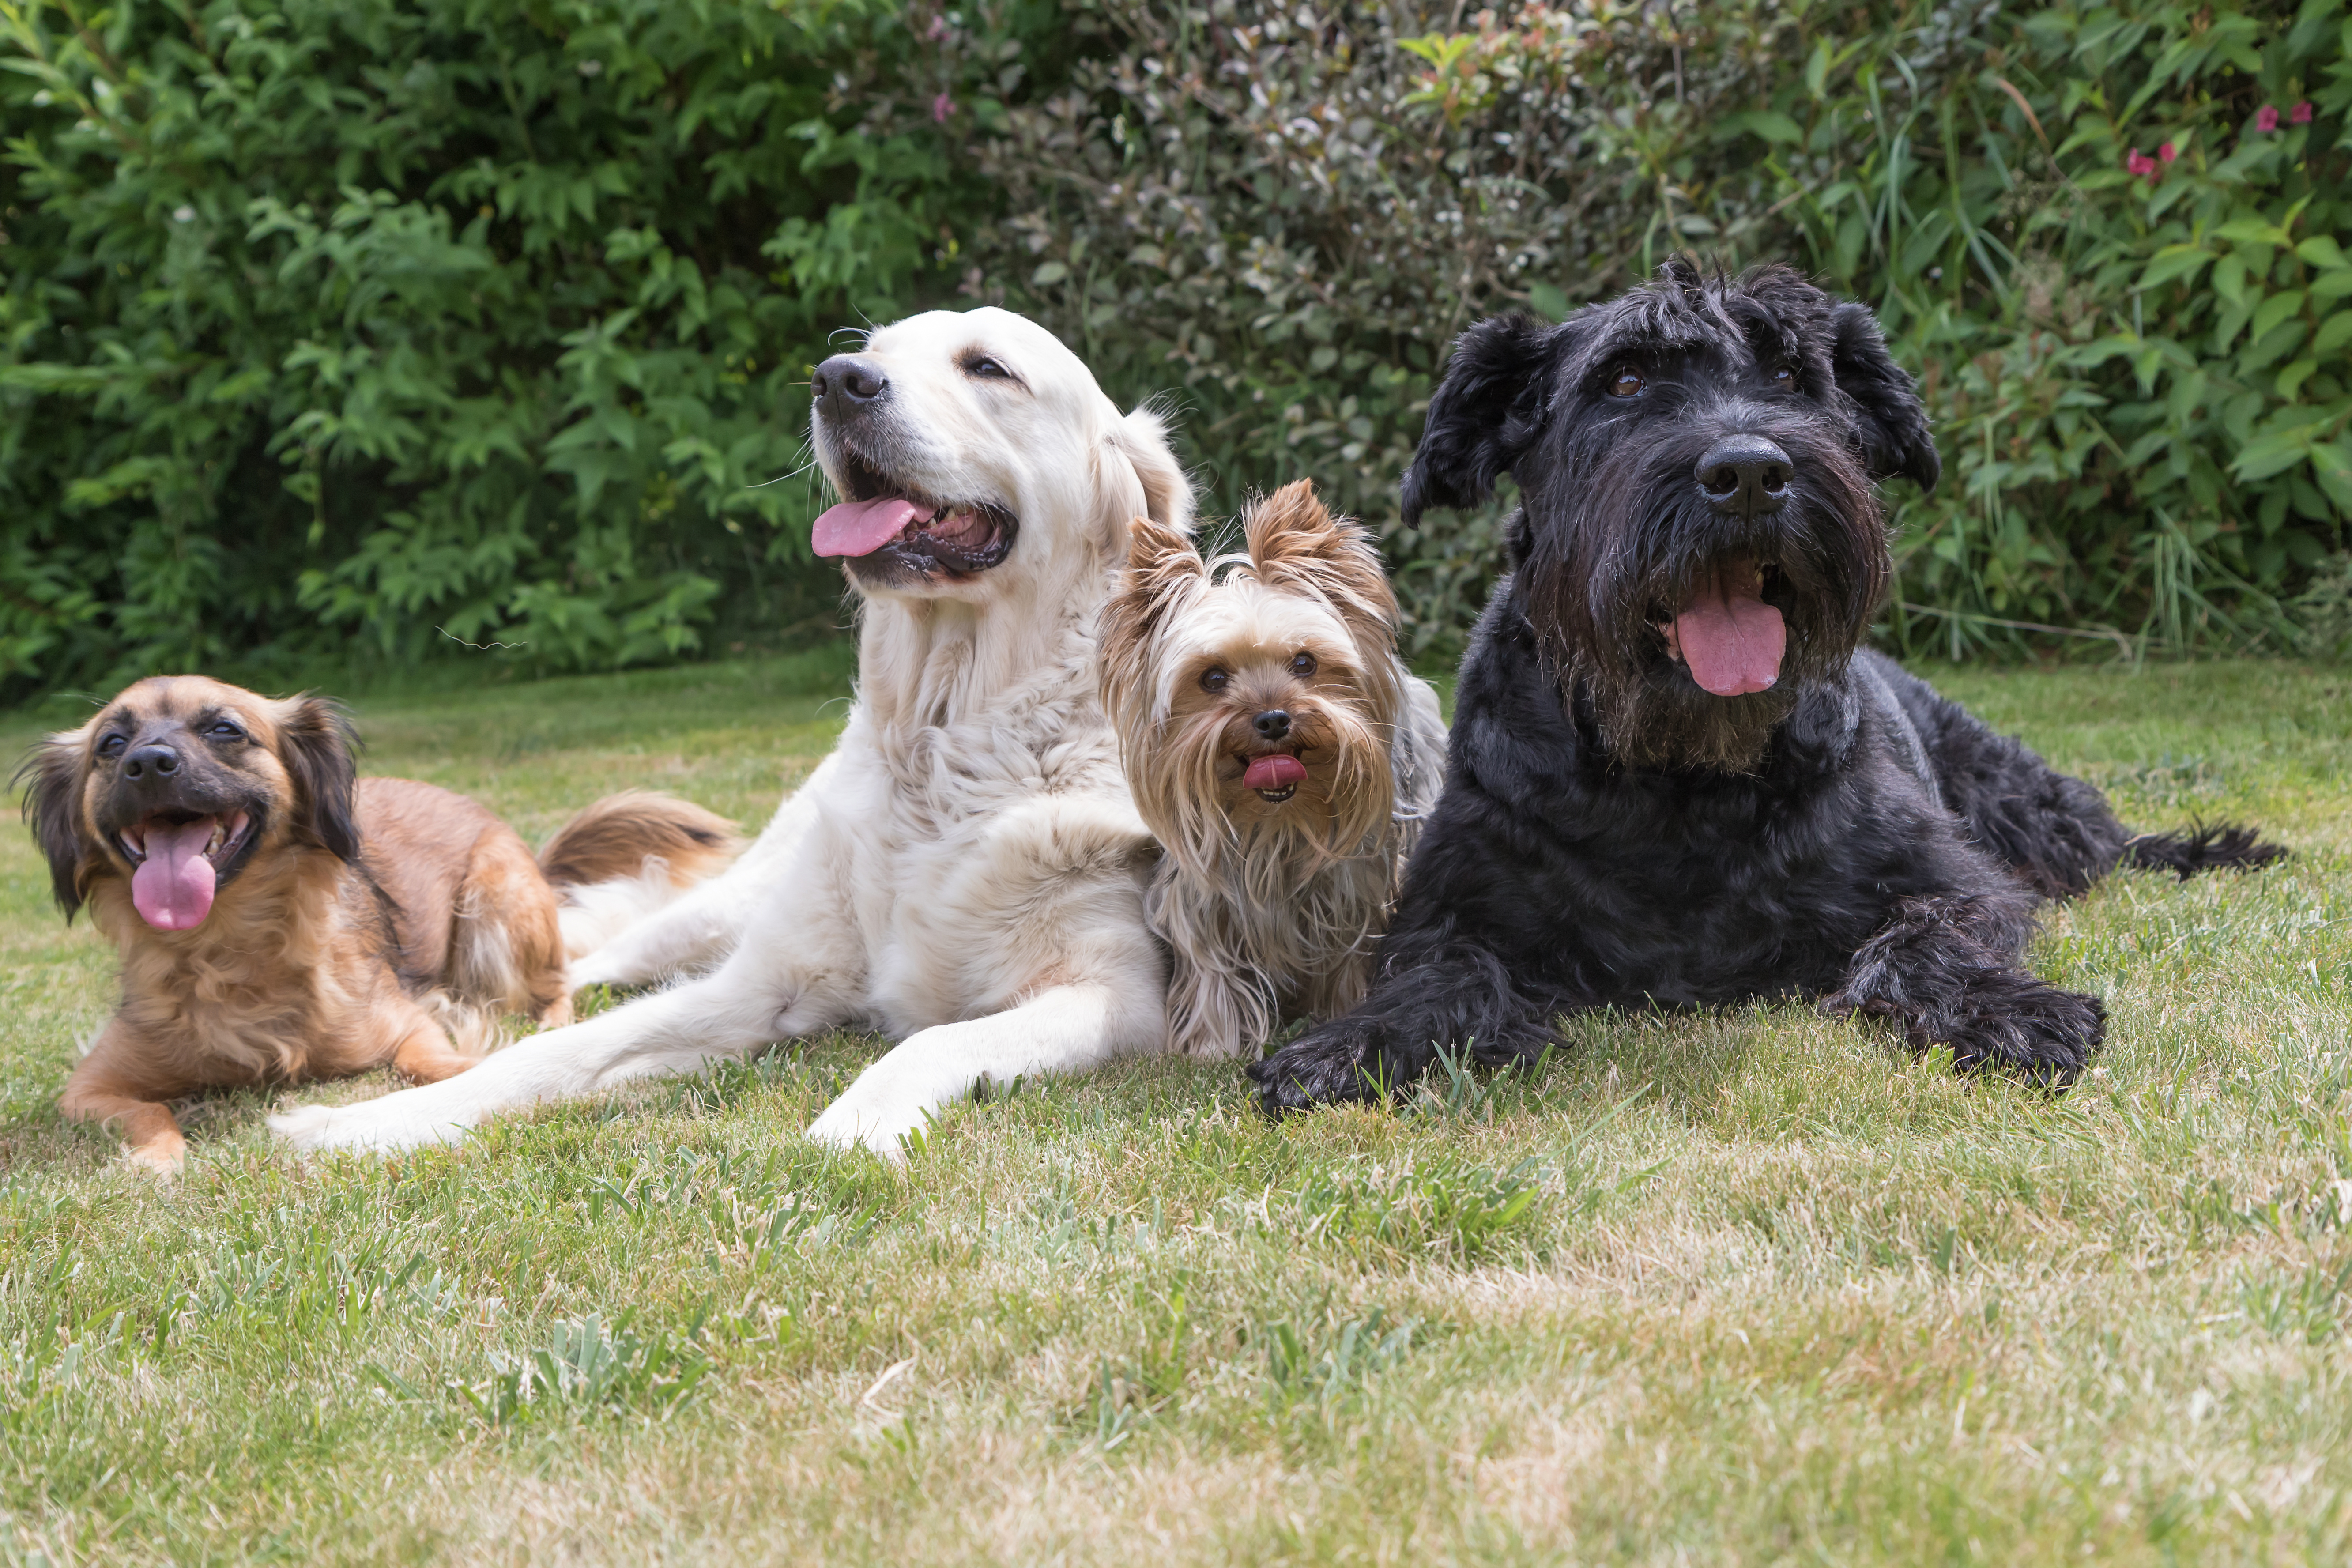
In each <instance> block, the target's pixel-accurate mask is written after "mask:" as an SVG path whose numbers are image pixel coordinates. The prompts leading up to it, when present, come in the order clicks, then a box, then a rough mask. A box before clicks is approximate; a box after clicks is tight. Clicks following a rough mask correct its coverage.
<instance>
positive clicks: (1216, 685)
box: [1201, 668, 1233, 691]
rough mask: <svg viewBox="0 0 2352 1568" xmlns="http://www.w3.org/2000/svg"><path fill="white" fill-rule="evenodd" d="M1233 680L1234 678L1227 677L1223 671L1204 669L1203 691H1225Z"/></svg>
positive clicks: (1202, 678)
mask: <svg viewBox="0 0 2352 1568" xmlns="http://www.w3.org/2000/svg"><path fill="white" fill-rule="evenodd" d="M1232 679H1233V677H1232V676H1230V675H1227V674H1226V673H1225V672H1224V671H1223V670H1222V669H1214V668H1211V669H1204V670H1202V672H1201V689H1202V690H1203V691H1223V689H1225V687H1226V685H1227V684H1228V683H1229V682H1231V681H1232Z"/></svg>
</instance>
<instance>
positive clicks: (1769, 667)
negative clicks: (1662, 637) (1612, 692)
mask: <svg viewBox="0 0 2352 1568" xmlns="http://www.w3.org/2000/svg"><path fill="white" fill-rule="evenodd" d="M1666 646H1667V647H1669V648H1671V649H1672V650H1673V651H1675V653H1677V654H1679V655H1681V656H1682V660H1683V662H1684V663H1685V664H1686V665H1688V666H1690V672H1691V679H1693V680H1696V681H1697V682H1698V683H1699V684H1700V685H1701V686H1703V687H1705V688H1706V689H1707V690H1709V691H1711V692H1713V693H1715V695H1717V697H1740V696H1744V695H1746V694H1747V693H1748V692H1751V691H1762V690H1765V689H1769V687H1770V686H1771V684H1772V683H1773V682H1774V681H1776V680H1778V679H1780V656H1781V654H1782V653H1784V652H1786V651H1787V649H1788V646H1789V626H1788V623H1787V622H1785V621H1783V620H1782V619H1781V618H1780V611H1778V610H1776V609H1774V608H1773V607H1772V606H1771V605H1768V604H1766V603H1765V602H1764V576H1763V574H1762V573H1760V572H1759V571H1757V569H1756V566H1755V563H1753V562H1749V561H1744V560H1741V561H1727V562H1725V563H1723V564H1722V565H1720V566H1718V567H1717V568H1716V570H1715V572H1714V574H1712V575H1711V576H1708V577H1706V578H1704V579H1702V580H1701V581H1700V583H1699V584H1698V588H1697V591H1696V592H1695V593H1693V594H1692V595H1691V597H1690V603H1689V604H1687V605H1684V606H1683V609H1682V614H1680V615H1678V616H1675V620H1674V626H1673V627H1672V628H1671V629H1670V630H1669V631H1668V632H1667V633H1666Z"/></svg>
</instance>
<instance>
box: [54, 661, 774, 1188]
mask: <svg viewBox="0 0 2352 1568" xmlns="http://www.w3.org/2000/svg"><path fill="white" fill-rule="evenodd" d="M356 773H357V770H356V768H355V766H354V763H353V758H352V734H351V729H350V725H349V723H348V721H347V720H346V718H345V716H344V714H343V711H342V710H341V708H339V707H338V706H336V705H335V704H334V703H332V702H330V701H327V700H322V699H320V698H316V697H309V696H302V697H291V698H285V699H278V700H273V699H270V698H266V697H261V696H257V695H256V694H255V693H253V692H251V691H247V690H245V689H242V688H240V687H235V686H230V685H226V684H225V683H223V682H220V681H216V680H211V679H205V678H204V677H201V676H171V677H157V678H155V679H148V680H142V681H140V682H139V683H137V684H136V685H134V686H131V687H130V688H128V689H125V690H124V691H122V692H121V694H120V695H119V696H117V697H116V698H115V699H114V700H112V701H110V702H109V703H107V704H106V706H105V707H104V708H103V709H101V710H100V712H99V714H98V716H97V717H96V718H94V719H92V720H90V721H89V723H87V724H84V725H82V726H81V727H80V728H79V729H76V730H69V731H65V732H63V733H60V734H56V735H52V736H50V737H49V738H48V739H47V741H46V742H42V743H41V744H40V745H39V746H37V748H36V749H35V750H34V752H33V754H32V755H31V756H30V757H29V758H28V759H27V760H26V763H25V766H24V769H23V771H22V773H20V775H19V776H20V777H21V778H24V779H26V781H27V782H28V783H29V784H30V787H29V788H28V789H27V790H26V795H25V816H26V821H27V822H28V823H29V824H30V826H31V827H32V829H33V834H34V837H35V838H36V840H37V842H38V844H39V846H40V847H41V850H42V853H43V854H44V855H45V856H46V857H47V860H48V863H49V873H50V879H51V884H52V887H53V889H54V890H55V892H56V895H57V900H58V906H59V907H60V908H62V909H63V910H65V913H66V918H67V919H68V921H70V920H71V919H72V918H73V917H74V916H75V915H76V914H77V913H79V911H80V910H82V909H84V908H85V907H86V908H88V909H89V912H90V916H91V918H92V920H93V921H95V923H96V924H97V925H98V927H99V929H100V931H102V932H104V933H105V934H106V935H107V936H108V937H110V938H111V939H112V940H113V942H115V944H116V945H117V947H118V948H119V949H120V950H121V963H122V996H121V1004H120V1005H119V1006H118V1007H117V1008H116V1010H115V1014H114V1016H113V1017H112V1018H110V1020H109V1021H108V1022H107V1024H106V1026H105V1027H104V1029H103V1030H101V1031H100V1034H99V1036H98V1038H97V1040H96V1041H95V1042H94V1043H93V1044H92V1045H91V1047H90V1048H89V1052H88V1053H87V1054H86V1055H85V1056H84V1057H83V1058H82V1059H81V1061H80V1062H79V1064H78V1065H77V1066H76V1067H75V1068H74V1070H73V1072H72V1074H71V1076H70V1077H69V1078H68V1080H67V1083H66V1089H65V1093H64V1094H63V1096H62V1097H61V1098H60V1100H59V1105H60V1108H61V1109H62V1110H64V1111H65V1113H66V1114H67V1115H68V1116H70V1117H73V1118H75V1119H77V1120H80V1121H105V1122H112V1123H114V1124H116V1126H117V1128H118V1130H119V1131H121V1134H122V1136H123V1138H124V1140H125V1141H126V1142H127V1143H128V1145H129V1149H130V1153H131V1159H132V1160H133V1161H134V1162H135V1163H140V1164H143V1165H146V1166H149V1167H151V1168H152V1169H154V1170H157V1171H161V1172H164V1173H171V1172H174V1171H177V1170H178V1169H179V1168H180V1165H181V1163H182V1162H183V1160H184V1156H185V1151H186V1141H185V1139H184V1136H183V1134H182V1132H181V1130H180V1126H179V1123H178V1121H177V1120H176V1119H175V1118H174V1117H173V1114H172V1110H171V1107H170V1105H169V1104H168V1103H167V1101H169V1100H173V1099H177V1098H179V1097H181V1096H184V1095H189V1094H194V1093H196V1092H199V1091H201V1090H205V1089H221V1088H228V1087H233V1086H237V1085H247V1084H256V1083H266V1082H290V1081H298V1080H301V1079H321V1078H337V1077H345V1076H349V1075H351V1074H353V1073H361V1072H366V1071H368V1070H370V1069H371V1068H378V1067H383V1066H386V1065H390V1066H392V1067H394V1068H398V1069H399V1070H400V1071H401V1072H402V1073H404V1074H405V1075H406V1076H407V1077H409V1078H411V1079H416V1080H418V1081H420V1082H431V1081H434V1080H436V1079H444V1078H447V1077H449V1076H451V1075H452V1074H455V1073H459V1072H463V1071H464V1070H466V1069H467V1068H469V1067H471V1066H473V1065H474V1062H475V1060H476V1058H477V1056H478V1053H479V1051H480V1050H482V1049H483V1048H486V1047H488V1045H489V1044H490V1043H492V1041H493V1039H494V1037H495V1036H496V1033H497V1029H498V1025H499V1018H500V1016H503V1015H508V1014H518V1015H521V1016H527V1017H530V1018H531V1019H533V1020H535V1021H536V1022H538V1023H540V1024H541V1025H551V1024H560V1023H562V1022H564V1021H566V1020H567V1019H569V1018H570V1016H571V1015H572V1001H571V995H570V993H569V991H568V990H567V988H566V987H565V984H564V978H563V966H564V960H565V956H566V954H565V950H564V937H563V932H562V921H561V910H562V900H563V897H564V895H565V894H566V892H567V891H569V890H572V889H589V888H593V887H595V886H597V885H599V884H617V883H622V882H634V881H637V880H642V879H646V878H647V877H649V876H651V875H653V874H655V873H656V871H659V872H660V873H661V874H663V875H666V876H667V877H669V878H671V879H677V880H678V881H681V882H684V881H691V880H693V879H697V878H698V877H699V876H701V875H702V874H703V873H705V872H707V871H708V870H709V869H712V868H715V867H716V866H717V865H718V864H719V862H721V861H723V860H724V859H725V858H727V856H728V855H729V854H730V852H731V850H732V848H733V844H734V833H733V829H732V828H731V827H730V826H729V825H728V824H727V823H725V822H723V821H721V820H720V819H719V817H717V816H713V815H712V814H710V813H709V812H707V811H704V810H703V809H702V808H701V807H699V806H696V805H689V804H688V803H687V802H685V801H682V800H675V799H672V798H670V797H668V796H667V795H650V794H643V793H636V792H630V793H626V794H623V795H614V796H610V797H608V798H606V799H604V800H602V801H599V802H597V803H596V804H595V805H592V806H590V807H589V808H588V809H587V810H585V811H583V812H582V813H581V814H580V815H579V816H576V817H574V818H573V819H572V821H571V822H570V823H568V824H566V825H565V826H563V827H562V829H561V830H559V831H558V832H557V834H556V836H555V837H553V838H552V839H551V840H550V841H549V842H548V845H547V847H546V849H545V850H544V851H543V852H542V853H541V855H540V856H539V857H538V858H536V859H534V858H533V857H532V856H531V853H530V850H529V849H527V848H525V847H524V846H523V842H522V840H521V839H520V838H519V837H516V836H515V833H514V830H513V829H512V828H510V827H509V826H506V824H504V823H502V822H500V821H499V819H498V818H497V817H495V816H492V815H491V814H490V813H489V812H488V810H486V809H484V808H483V807H482V806H481V805H478V804H476V803H475V802H473V801H470V800H467V798H466V797H465V796H463V795H452V794H451V793H450V792H448V791H447V790H444V789H437V788H436V787H434V786H433V785H431V784H416V783H413V782H411V781H409V780H406V779H384V778H371V779H361V778H358V777H357V776H356ZM206 826H209V827H210V831H211V837H210V838H209V840H208V841H207V843H206V845H205V848H204V850H203V851H202V858H203V859H204V860H205V862H207V863H208V865H209V871H208V873H207V880H206V882H205V885H206V886H207V887H209V889H211V890H210V891H209V893H207V894H206V895H205V900H206V901H205V902H204V903H203V904H202V905H201V907H199V908H198V909H196V910H194V911H193V914H194V921H193V923H188V924H184V925H183V926H181V927H180V928H179V929H166V928H165V927H163V926H158V925H157V924H155V923H154V922H153V921H152V920H151V919H149V918H148V916H147V914H146V913H144V912H142V908H141V907H140V905H139V903H138V902H137V900H136V898H135V897H134V879H135V878H136V877H137V876H138V874H139V872H140V869H141V868H142V865H144V864H145V863H146V861H147V859H148V852H149V851H150V850H156V851H157V852H158V853H162V852H163V851H162V850H161V849H160V848H159V847H158V843H157V836H158V835H166V836H168V835H179V836H181V837H184V836H185V835H186V833H187V832H188V831H189V830H191V829H192V828H193V829H195V830H198V831H201V830H203V829H204V828H205V827H206ZM177 859H178V861H179V863H181V864H184V865H193V860H191V859H190V858H189V856H188V851H187V849H186V848H182V849H181V850H180V852H179V855H178V857H177ZM187 914H188V912H187V911H183V912H180V913H177V914H175V915H174V916H173V918H174V919H175V920H179V921H185V920H186V919H187Z"/></svg>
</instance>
